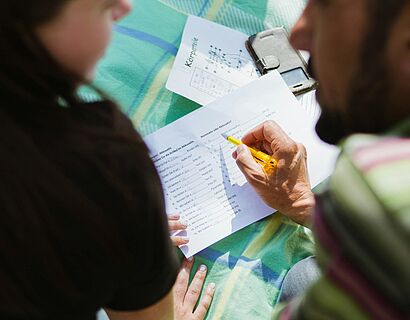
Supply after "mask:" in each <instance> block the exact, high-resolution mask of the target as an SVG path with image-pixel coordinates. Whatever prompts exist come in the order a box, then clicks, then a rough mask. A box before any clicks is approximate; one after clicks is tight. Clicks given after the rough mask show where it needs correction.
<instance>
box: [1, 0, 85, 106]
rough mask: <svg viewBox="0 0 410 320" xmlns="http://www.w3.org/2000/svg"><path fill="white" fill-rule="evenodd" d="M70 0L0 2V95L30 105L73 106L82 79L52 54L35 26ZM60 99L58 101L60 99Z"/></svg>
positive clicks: (53, 14)
mask: <svg viewBox="0 0 410 320" xmlns="http://www.w3.org/2000/svg"><path fill="white" fill-rule="evenodd" d="M69 1H70V0H20V1H15V0H2V1H1V4H0V96H1V97H2V99H3V101H4V100H5V99H7V100H11V101H13V102H16V99H18V100H21V101H20V102H21V103H24V104H26V103H29V104H30V105H42V106H46V105H50V104H51V105H56V104H57V103H58V101H61V99H62V100H63V101H64V102H65V103H67V104H68V105H72V106H74V105H76V104H77V103H78V102H79V101H78V97H77V95H76V93H75V88H76V85H77V84H78V82H79V81H81V79H78V78H77V77H76V76H75V75H74V74H70V73H69V72H68V71H67V70H63V68H62V67H61V66H59V65H58V64H57V62H56V61H55V60H54V59H53V58H52V57H51V55H50V54H49V53H48V52H47V50H46V49H45V47H44V46H43V45H42V44H41V42H40V41H39V39H38V37H37V36H36V34H35V28H36V27H38V26H39V25H41V24H43V23H46V22H48V21H49V20H51V19H53V18H55V17H56V16H57V15H58V14H59V11H60V10H61V9H62V8H63V6H64V5H65V4H66V3H67V2H69ZM59 99H60V100H59Z"/></svg>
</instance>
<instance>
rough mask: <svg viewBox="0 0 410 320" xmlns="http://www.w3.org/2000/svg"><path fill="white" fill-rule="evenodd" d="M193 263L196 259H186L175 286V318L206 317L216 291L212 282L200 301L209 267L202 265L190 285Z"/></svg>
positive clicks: (197, 319)
mask: <svg viewBox="0 0 410 320" xmlns="http://www.w3.org/2000/svg"><path fill="white" fill-rule="evenodd" d="M193 263H194V259H191V260H186V259H184V261H183V262H182V266H181V269H180V271H179V274H178V277H177V280H176V282H175V285H174V288H173V292H174V319H175V320H202V319H204V318H205V316H206V313H207V312H208V309H209V307H210V305H211V302H212V298H213V296H214V293H215V284H214V283H211V284H209V285H208V287H207V288H206V290H205V292H204V294H203V296H202V299H201V300H200V301H199V302H198V299H199V296H200V295H201V291H202V286H203V284H204V280H205V276H206V270H207V268H206V266H205V265H201V266H200V267H199V269H198V270H197V272H196V274H195V276H194V278H193V279H192V281H191V284H190V285H189V287H188V282H189V275H190V273H191V269H192V265H193ZM197 303H198V306H197V307H196V309H195V305H196V304H197Z"/></svg>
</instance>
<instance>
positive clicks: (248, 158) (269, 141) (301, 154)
mask: <svg viewBox="0 0 410 320" xmlns="http://www.w3.org/2000/svg"><path fill="white" fill-rule="evenodd" d="M242 142H243V143H244V144H246V145H248V146H252V147H255V148H256V149H259V150H261V151H264V152H266V153H268V154H270V155H272V157H273V158H274V159H275V160H276V161H277V167H276V168H275V170H274V171H273V173H271V174H270V175H268V174H267V173H265V172H264V171H263V169H262V167H261V166H260V165H259V164H258V163H256V162H255V160H254V159H253V157H252V155H251V153H250V151H249V149H248V148H247V147H246V146H244V145H240V146H239V147H238V149H237V150H236V151H235V152H234V154H233V157H234V158H235V159H236V163H237V165H238V167H239V168H240V170H241V171H242V172H243V174H244V175H245V177H246V179H247V180H248V182H249V183H250V184H251V185H252V186H253V188H254V189H255V190H256V192H257V193H258V194H259V195H260V196H261V198H262V199H263V201H264V202H265V203H266V204H267V205H269V206H270V207H272V208H274V209H277V210H278V211H280V212H281V213H282V214H283V215H285V216H288V217H289V218H291V219H292V220H294V221H295V222H297V223H299V224H303V225H308V224H309V220H310V216H311V212H312V209H313V207H314V204H315V200H314V196H313V193H312V191H311V188H310V183H309V178H308V171H307V163H306V158H307V157H306V149H305V147H304V146H303V145H301V144H298V143H296V142H295V141H293V140H292V139H291V138H290V137H289V136H288V135H287V134H286V133H285V132H284V131H283V130H282V129H281V128H280V127H279V126H278V125H277V124H276V123H275V122H273V121H267V122H264V123H262V124H261V125H259V126H257V127H256V128H254V129H253V130H251V131H250V132H248V133H247V134H246V135H245V136H244V137H243V138H242Z"/></svg>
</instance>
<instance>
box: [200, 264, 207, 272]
mask: <svg viewBox="0 0 410 320" xmlns="http://www.w3.org/2000/svg"><path fill="white" fill-rule="evenodd" d="M199 271H202V272H205V271H206V265H204V264H201V266H200V267H199Z"/></svg>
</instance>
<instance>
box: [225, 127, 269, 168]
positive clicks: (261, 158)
mask: <svg viewBox="0 0 410 320" xmlns="http://www.w3.org/2000/svg"><path fill="white" fill-rule="evenodd" d="M222 136H223V137H224V138H225V139H226V140H228V141H229V142H231V143H232V144H234V145H236V146H239V145H241V144H244V143H243V142H242V141H241V140H238V139H236V138H234V137H232V136H228V135H226V134H222ZM248 149H249V150H250V152H251V154H252V156H253V158H254V159H255V161H256V162H258V163H259V164H260V165H262V167H263V169H264V170H265V172H266V173H271V172H272V170H273V169H275V167H276V161H275V159H273V158H272V157H271V156H270V155H268V154H266V153H264V152H263V151H259V150H256V149H254V148H252V147H248Z"/></svg>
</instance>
